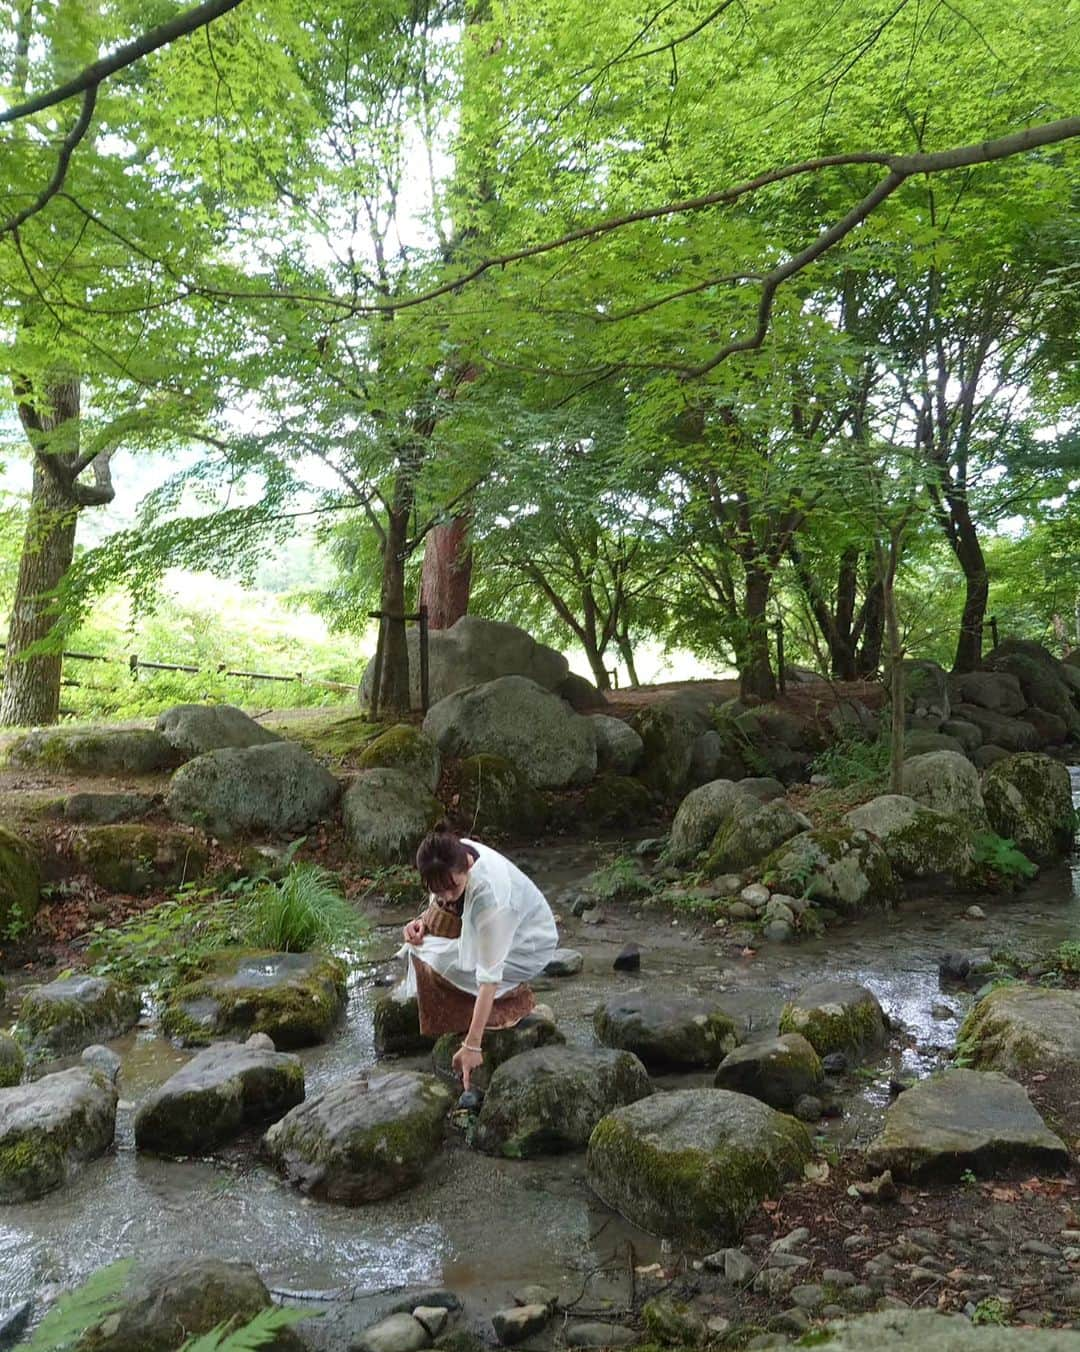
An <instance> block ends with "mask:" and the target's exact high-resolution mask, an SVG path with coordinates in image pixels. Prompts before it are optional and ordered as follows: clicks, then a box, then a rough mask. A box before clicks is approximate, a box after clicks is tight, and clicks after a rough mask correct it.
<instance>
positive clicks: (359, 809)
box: [341, 770, 442, 864]
mask: <svg viewBox="0 0 1080 1352" xmlns="http://www.w3.org/2000/svg"><path fill="white" fill-rule="evenodd" d="M341 810H342V816H343V818H344V820H345V831H346V833H347V835H348V839H349V844H350V846H351V848H352V851H353V853H354V854H355V855H356V857H357V858H358V859H360V860H362V861H364V862H365V863H372V864H401V863H405V862H407V861H408V860H411V859H412V858H413V856H414V855H415V854H416V847H417V846H418V845H419V844H420V841H421V840H422V839H423V837H424V836H425V835H426V834H427V832H428V831H430V830H431V828H432V826H434V824H435V823H436V822H437V821H438V819H439V817H440V816H441V815H442V808H441V807H440V805H439V803H438V800H437V799H435V798H434V797H433V796H432V794H431V790H430V789H429V788H428V785H427V783H426V781H425V780H424V779H423V778H421V777H420V776H418V775H414V774H409V773H408V772H407V771H405V770H361V771H360V773H359V774H358V775H357V776H356V778H355V779H354V780H353V782H352V784H351V785H350V786H349V789H348V791H347V792H346V794H345V797H344V799H343V800H342V804H341Z"/></svg>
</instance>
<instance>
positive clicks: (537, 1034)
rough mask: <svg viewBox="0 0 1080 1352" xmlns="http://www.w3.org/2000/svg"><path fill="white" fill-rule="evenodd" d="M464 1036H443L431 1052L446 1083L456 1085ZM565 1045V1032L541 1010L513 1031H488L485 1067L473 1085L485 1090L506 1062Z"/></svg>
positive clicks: (476, 1073) (514, 1027)
mask: <svg viewBox="0 0 1080 1352" xmlns="http://www.w3.org/2000/svg"><path fill="white" fill-rule="evenodd" d="M464 1040H465V1038H464V1035H463V1034H462V1033H444V1034H443V1035H442V1037H440V1038H439V1039H438V1041H437V1042H436V1043H435V1046H434V1048H433V1049H432V1052H431V1064H432V1068H433V1069H434V1071H435V1074H436V1075H438V1076H439V1077H440V1078H441V1079H442V1080H443V1081H445V1082H446V1083H447V1084H451V1085H456V1084H457V1083H458V1080H457V1077H456V1075H455V1074H454V1070H453V1065H452V1062H453V1060H454V1057H455V1055H456V1054H457V1051H458V1048H459V1047H460V1046H461V1044H462V1042H464ZM565 1043H566V1037H565V1036H564V1034H563V1032H562V1029H561V1028H559V1027H558V1026H557V1025H556V1024H555V1023H554V1021H553V1020H552V1019H550V1018H547V1017H546V1016H545V1015H543V1014H542V1013H540V1012H538V1011H534V1012H533V1013H532V1014H527V1015H526V1016H525V1018H523V1019H522V1020H521V1022H520V1023H516V1024H515V1025H514V1026H513V1028H488V1029H487V1030H486V1031H485V1033H484V1064H483V1065H482V1066H480V1067H479V1068H478V1069H477V1070H475V1071H474V1072H473V1077H472V1083H473V1085H474V1086H475V1088H477V1089H486V1088H487V1086H488V1084H489V1083H490V1081H491V1077H492V1076H493V1075H494V1074H495V1072H496V1071H497V1070H498V1069H499V1067H500V1066H502V1065H504V1064H505V1063H506V1062H507V1061H510V1060H513V1059H514V1058H515V1057H518V1056H521V1055H522V1053H524V1052H531V1051H536V1050H537V1049H539V1048H541V1047H562V1046H564V1045H565Z"/></svg>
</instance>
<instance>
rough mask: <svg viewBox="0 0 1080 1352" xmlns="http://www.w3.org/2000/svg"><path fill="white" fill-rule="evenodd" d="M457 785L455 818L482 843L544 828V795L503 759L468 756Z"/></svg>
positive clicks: (460, 770) (458, 769) (532, 834)
mask: <svg viewBox="0 0 1080 1352" xmlns="http://www.w3.org/2000/svg"><path fill="white" fill-rule="evenodd" d="M594 721H595V720H594ZM456 783H457V790H458V802H457V811H456V815H457V816H458V817H459V818H460V819H461V821H463V822H465V823H467V825H468V833H470V834H473V835H476V836H479V837H480V839H481V840H484V839H486V838H487V837H488V835H490V834H493V833H494V834H497V835H512V836H533V837H535V836H537V835H539V834H540V832H541V831H542V830H543V829H544V823H545V821H546V820H547V811H548V810H547V804H546V803H545V801H544V795H543V794H542V793H541V792H540V790H539V789H534V788H533V786H532V785H531V784H530V783H529V781H528V780H527V779H526V778H525V776H524V775H523V774H522V773H521V771H520V770H519V769H518V768H517V766H516V765H513V764H511V762H510V761H508V760H506V759H505V758H504V757H502V756H466V757H465V759H464V760H463V761H460V762H459V763H458V767H457V776H456Z"/></svg>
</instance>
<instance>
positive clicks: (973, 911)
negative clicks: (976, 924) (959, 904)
mask: <svg viewBox="0 0 1080 1352" xmlns="http://www.w3.org/2000/svg"><path fill="white" fill-rule="evenodd" d="M964 914H965V915H966V916H967V918H968V919H969V920H985V919H986V912H985V911H984V910H983V908H982V907H981V906H969V907H968V908H967V910H966V911H965V912H964Z"/></svg>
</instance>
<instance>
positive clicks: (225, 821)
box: [166, 742, 341, 839]
mask: <svg viewBox="0 0 1080 1352" xmlns="http://www.w3.org/2000/svg"><path fill="white" fill-rule="evenodd" d="M340 793H341V786H340V784H339V783H338V782H337V780H336V779H335V778H334V776H333V775H332V774H330V772H329V771H328V770H325V769H324V768H323V767H322V766H321V765H320V764H319V762H318V761H317V760H315V758H314V757H313V756H309V755H308V753H307V752H306V751H304V750H303V748H302V747H299V746H297V745H296V743H295V742H276V743H274V745H272V746H252V747H245V748H242V749H239V750H237V749H233V748H226V749H225V750H223V751H208V752H207V753H206V755H204V756H196V758H195V759H194V760H193V761H189V762H188V763H187V765H183V766H181V767H180V769H179V770H178V771H177V772H176V774H175V775H173V779H172V783H171V784H170V786H169V792H168V796H167V798H166V807H167V808H168V811H169V813H170V815H171V816H172V817H174V818H175V819H176V820H177V821H183V822H189V823H191V824H193V825H198V826H202V827H204V828H205V829H206V830H207V831H209V832H210V833H211V834H213V835H215V836H221V837H222V838H224V839H228V838H230V837H232V836H236V835H239V834H240V833H241V832H244V831H265V832H268V833H271V834H277V833H280V832H286V833H288V832H294V831H304V830H306V829H307V828H308V827H309V826H311V825H313V824H314V823H315V822H317V821H320V820H321V819H322V818H323V817H325V816H326V815H327V813H329V812H330V810H331V809H332V808H333V806H334V804H335V803H336V802H337V800H338V797H339V795H340Z"/></svg>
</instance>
